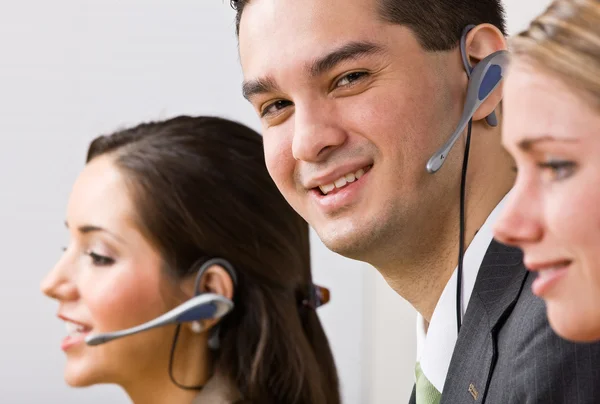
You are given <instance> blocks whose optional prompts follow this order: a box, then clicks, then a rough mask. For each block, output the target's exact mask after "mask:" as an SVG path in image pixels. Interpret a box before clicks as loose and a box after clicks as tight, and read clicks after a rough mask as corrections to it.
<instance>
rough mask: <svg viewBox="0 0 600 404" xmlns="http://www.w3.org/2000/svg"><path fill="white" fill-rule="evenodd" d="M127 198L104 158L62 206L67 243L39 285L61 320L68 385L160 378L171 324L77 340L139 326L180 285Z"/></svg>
mask: <svg viewBox="0 0 600 404" xmlns="http://www.w3.org/2000/svg"><path fill="white" fill-rule="evenodd" d="M129 195H130V194H129V191H128V189H127V187H126V184H125V181H124V179H123V177H122V175H121V173H120V172H119V170H118V169H117V168H116V167H115V166H114V164H113V162H112V160H111V159H110V158H109V157H104V156H102V157H98V158H96V159H94V160H92V161H91V162H90V163H89V164H87V166H86V167H85V169H84V170H83V172H82V173H81V175H80V176H79V178H78V179H77V181H76V182H75V185H74V187H73V190H72V193H71V196H70V199H69V203H68V208H67V220H66V225H67V228H68V231H69V234H70V241H69V243H68V246H67V247H66V249H65V252H64V254H63V256H62V257H61V258H60V260H59V261H58V262H57V263H56V265H55V266H54V268H53V269H52V271H51V272H50V273H49V274H48V275H47V276H46V278H45V279H44V281H43V283H42V290H43V292H44V293H45V294H46V295H48V296H50V297H52V298H54V299H56V300H57V301H58V303H59V309H58V316H59V317H60V318H61V319H62V320H64V321H65V323H66V328H67V332H66V333H67V337H65V339H64V340H63V341H62V346H61V348H62V349H63V351H64V352H65V354H66V358H67V362H66V368H65V380H66V381H67V383H68V384H70V385H72V386H88V385H91V384H96V383H118V384H121V385H126V384H127V383H128V382H130V379H131V378H132V377H134V376H135V375H146V376H148V378H150V377H151V374H152V373H153V372H155V373H156V372H160V373H161V374H164V375H167V373H166V372H167V365H168V359H169V350H170V347H171V344H170V342H171V340H172V338H173V332H174V329H173V327H162V328H157V329H154V330H151V331H147V332H144V333H140V334H137V335H133V336H130V337H126V338H122V339H118V340H115V341H112V342H109V343H106V344H103V345H99V346H87V345H86V344H85V342H84V337H85V336H86V335H87V334H89V333H101V332H109V331H116V330H120V329H124V328H129V327H132V326H135V325H138V324H141V323H144V322H146V321H148V320H151V319H153V318H155V317H157V316H159V315H161V314H163V313H164V312H166V311H167V310H169V309H171V308H172V307H174V306H175V305H176V304H177V303H178V302H176V301H175V300H176V299H175V298H174V299H173V302H171V303H168V302H167V301H166V300H165V296H166V295H165V290H166V291H167V294H170V295H171V296H173V297H175V296H177V295H178V293H181V292H180V289H178V288H177V287H175V286H174V285H173V283H172V282H170V281H168V280H167V279H166V278H167V277H166V276H164V275H163V272H162V270H161V267H162V259H161V257H160V255H159V253H158V251H157V250H156V249H155V248H154V247H153V246H152V245H151V244H150V243H149V242H148V241H147V239H146V238H145V237H143V235H142V233H141V232H140V231H139V230H138V228H137V226H136V225H135V223H134V217H135V216H134V206H133V203H132V201H131V199H130V197H129ZM169 288H171V289H169ZM169 300H170V299H169ZM57 345H58V344H57ZM57 348H58V346H57Z"/></svg>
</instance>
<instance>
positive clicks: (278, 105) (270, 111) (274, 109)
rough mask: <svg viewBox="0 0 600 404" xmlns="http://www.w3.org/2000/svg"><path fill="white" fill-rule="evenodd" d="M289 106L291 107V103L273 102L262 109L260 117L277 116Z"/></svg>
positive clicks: (286, 101) (283, 101) (284, 101)
mask: <svg viewBox="0 0 600 404" xmlns="http://www.w3.org/2000/svg"><path fill="white" fill-rule="evenodd" d="M290 105H292V103H291V101H288V100H277V101H275V102H272V103H270V104H268V105H267V106H266V107H264V108H263V110H262V111H261V113H260V116H261V118H262V117H265V116H267V115H274V114H277V113H278V112H279V111H281V110H282V109H284V108H285V107H287V106H290Z"/></svg>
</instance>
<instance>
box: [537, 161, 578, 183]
mask: <svg viewBox="0 0 600 404" xmlns="http://www.w3.org/2000/svg"><path fill="white" fill-rule="evenodd" d="M538 166H539V167H540V168H541V169H542V170H544V171H547V172H548V173H549V175H550V177H551V180H553V181H560V180H564V179H566V178H568V177H570V176H571V175H572V174H573V172H574V171H575V163H574V162H573V161H566V160H549V161H545V162H542V163H539V164H538Z"/></svg>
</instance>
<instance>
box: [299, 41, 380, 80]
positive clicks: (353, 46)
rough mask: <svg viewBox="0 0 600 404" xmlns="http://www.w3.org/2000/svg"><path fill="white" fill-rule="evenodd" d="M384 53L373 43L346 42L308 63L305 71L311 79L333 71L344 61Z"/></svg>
mask: <svg viewBox="0 0 600 404" xmlns="http://www.w3.org/2000/svg"><path fill="white" fill-rule="evenodd" d="M384 51H385V50H384V48H383V47H382V46H380V45H377V44H375V43H373V42H368V41H353V42H348V43H346V44H344V45H342V46H340V47H339V48H337V49H334V50H333V51H331V52H329V53H328V54H326V55H325V56H322V57H320V58H318V59H316V60H315V61H313V62H312V63H310V64H309V65H308V66H307V70H308V72H309V74H310V76H311V77H315V76H319V75H321V74H323V73H325V72H327V71H329V70H331V69H333V68H334V67H336V66H337V65H338V64H340V63H342V62H345V61H346V60H350V59H357V58H360V57H363V56H367V55H373V54H377V53H383V52H384Z"/></svg>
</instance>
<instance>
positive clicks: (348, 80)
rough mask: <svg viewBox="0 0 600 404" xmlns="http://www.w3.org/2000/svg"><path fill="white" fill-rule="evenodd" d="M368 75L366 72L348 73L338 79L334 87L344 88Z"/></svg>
mask: <svg viewBox="0 0 600 404" xmlns="http://www.w3.org/2000/svg"><path fill="white" fill-rule="evenodd" d="M367 75H368V73H367V72H352V73H348V74H346V75H345V76H343V77H342V78H340V79H339V80H338V81H337V82H336V83H335V87H344V86H349V85H351V84H353V83H354V82H355V81H357V80H360V79H362V78H364V77H366V76H367Z"/></svg>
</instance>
